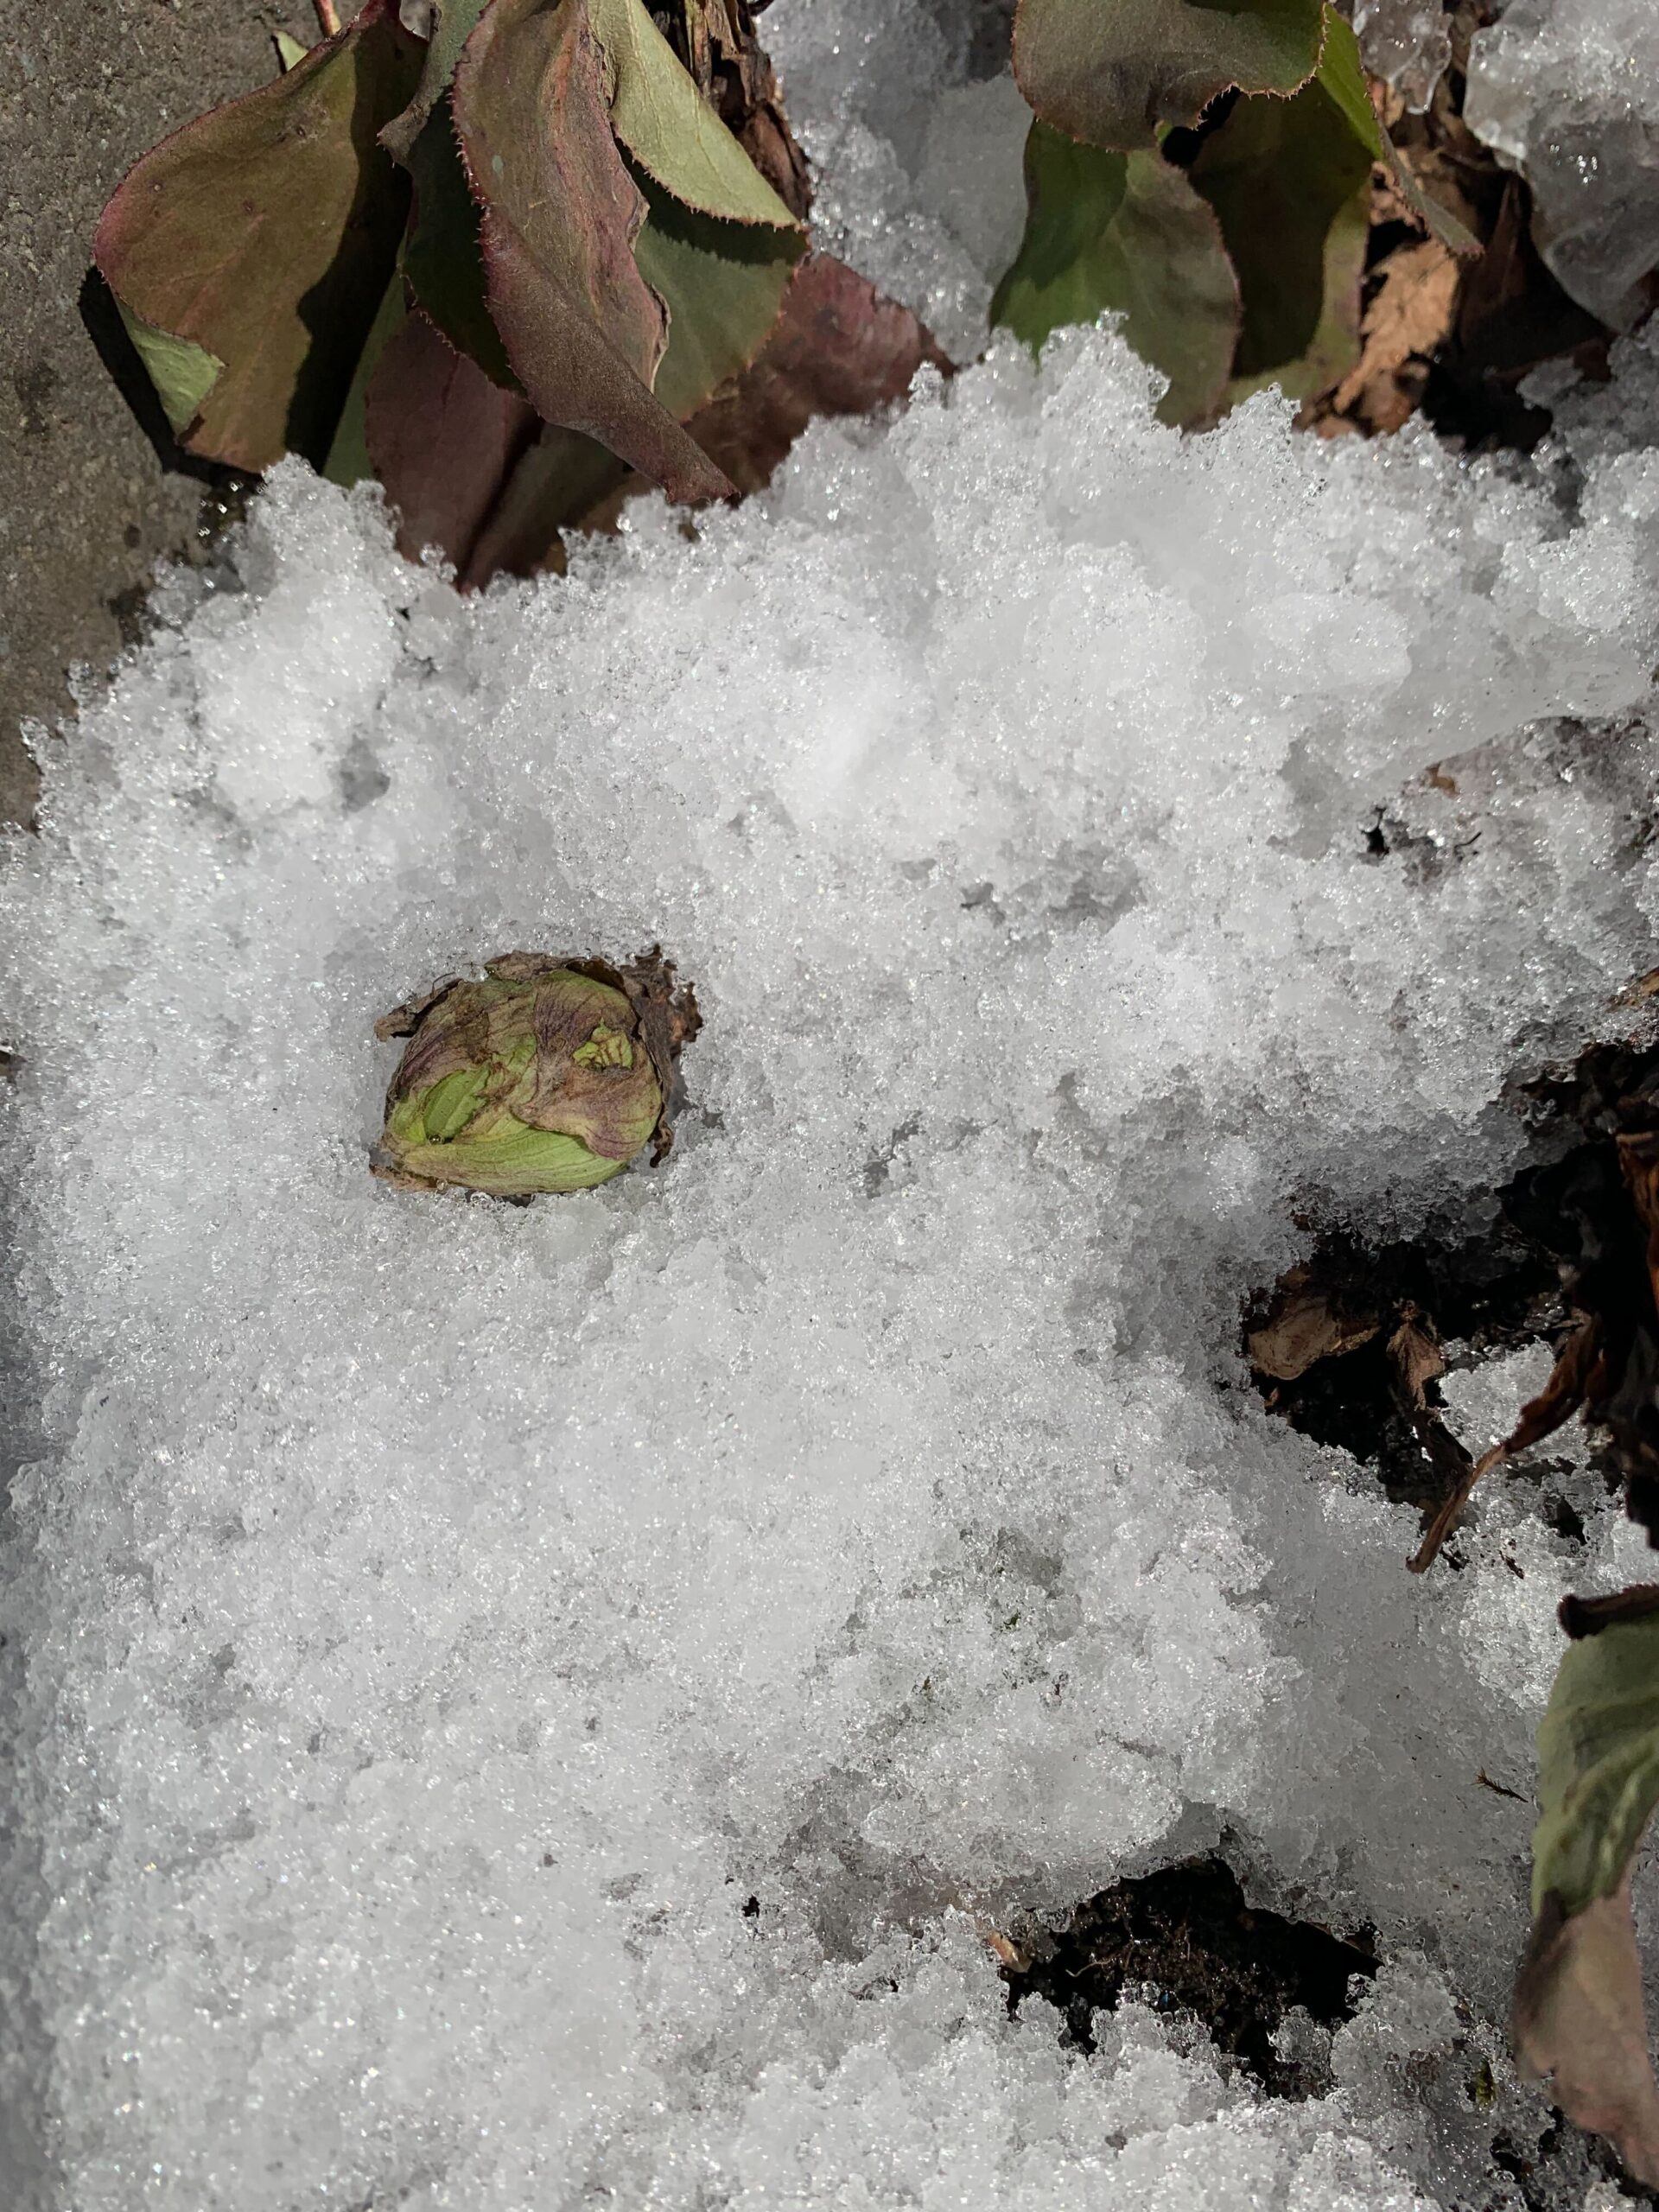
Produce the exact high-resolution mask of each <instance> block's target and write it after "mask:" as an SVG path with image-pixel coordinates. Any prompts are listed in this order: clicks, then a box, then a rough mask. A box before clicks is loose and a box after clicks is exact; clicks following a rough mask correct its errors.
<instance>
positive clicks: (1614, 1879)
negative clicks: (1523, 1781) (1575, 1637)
mask: <svg viewBox="0 0 1659 2212" xmlns="http://www.w3.org/2000/svg"><path fill="white" fill-rule="evenodd" d="M1538 1767H1539V1774H1538V1781H1539V1795H1540V1798H1541V1803H1542V1812H1541V1816H1540V1819H1539V1821H1538V1825H1537V1827H1536V1828H1535V1830H1534V1831H1533V1838H1532V1906H1533V1915H1534V1918H1533V1928H1532V1935H1531V1938H1530V1940H1529V1943H1528V1946H1527V1955H1526V1957H1525V1959H1524V1960H1523V1961H1522V1967H1521V1973H1520V1976H1519V1978H1518V1980H1517V1981H1516V1993H1515V2039H1516V2053H1517V2056H1519V2058H1520V2060H1521V2064H1522V2070H1523V2071H1524V2072H1525V2073H1527V2074H1529V2075H1552V2076H1553V2077H1554V2082H1553V2092H1552V2094H1553V2095H1554V2100H1555V2101H1556V2102H1557V2103H1558V2104H1559V2105H1560V2107H1561V2109H1562V2110H1563V2111H1564V2112H1565V2113H1567V2116H1568V2117H1569V2119H1572V2120H1576V2121H1577V2122H1578V2123H1579V2125H1580V2126H1582V2127H1589V2128H1593V2129H1594V2130H1595V2131H1596V2132H1597V2133H1599V2134H1602V2135H1605V2136H1608V2137H1609V2138H1611V2140H1612V2141H1613V2142H1614V2143H1615V2144H1617V2145H1618V2150H1619V2152H1620V2155H1621V2156H1622V2157H1623V2158H1624V2161H1625V2163H1626V2164H1627V2165H1628V2166H1629V2167H1630V2171H1631V2172H1632V2173H1634V2174H1635V2175H1636V2176H1637V2177H1638V2179H1640V2180H1642V2181H1644V2182H1647V2183H1655V2182H1659V2090H1656V2088H1655V2086H1654V2077H1653V2069H1652V2066H1651V2064H1650V2063H1649V2057H1648V2038H1647V2030H1646V2026H1645V2024H1644V2022H1643V2007H1642V1969H1641V1964H1640V1961H1639V1958H1638V1955H1637V1943H1636V1929H1635V1926H1634V1924H1633V1923H1632V1920H1631V1917H1630V1869H1631V1866H1632V1863H1633V1861H1634V1859H1635V1856H1636V1853H1637V1847H1638V1846H1639V1845H1640V1843H1641V1840H1642V1834H1643V1830H1644V1828H1645V1827H1647V1824H1648V1821H1649V1818H1650V1817H1651V1815H1652V1813H1653V1809H1654V1807H1655V1805H1656V1803H1659V1618H1655V1617H1653V1616H1651V1615H1649V1616H1647V1617H1645V1618H1634V1619H1625V1620H1613V1621H1611V1623H1609V1624H1605V1625H1602V1626H1600V1628H1599V1633H1597V1634H1593V1635H1591V1636H1588V1637H1585V1638H1583V1639H1582V1640H1581V1641H1580V1642H1578V1643H1573V1644H1572V1645H1570V1646H1569V1647H1568V1649H1567V1651H1566V1653H1565V1654H1564V1655H1563V1656H1562V1659H1561V1663H1560V1669H1559V1670H1558V1671H1557V1674H1556V1676H1555V1682H1554V1688H1553V1689H1552V1690H1551V1691H1550V1694H1549V1707H1548V1711H1547V1712H1546V1713H1545V1715H1544V1718H1543V1720H1542V1722H1541V1725H1540V1726H1539V1730H1538Z"/></svg>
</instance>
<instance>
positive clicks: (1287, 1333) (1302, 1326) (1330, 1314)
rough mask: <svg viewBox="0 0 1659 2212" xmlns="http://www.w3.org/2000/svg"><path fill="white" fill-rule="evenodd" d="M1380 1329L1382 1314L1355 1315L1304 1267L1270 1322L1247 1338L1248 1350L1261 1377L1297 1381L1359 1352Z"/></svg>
mask: <svg viewBox="0 0 1659 2212" xmlns="http://www.w3.org/2000/svg"><path fill="white" fill-rule="evenodd" d="M1382 1325H1383V1323H1382V1319H1381V1317H1380V1315H1378V1314H1376V1313H1368V1312H1364V1311H1363V1310H1355V1309H1354V1308H1353V1307H1352V1306H1350V1305H1348V1304H1347V1303H1346V1302H1345V1301H1343V1300H1339V1299H1338V1297H1337V1295H1336V1294H1335V1293H1334V1292H1332V1290H1330V1289H1329V1288H1327V1287H1325V1286H1323V1285H1321V1284H1319V1283H1318V1282H1315V1281H1313V1277H1312V1275H1311V1274H1310V1271H1309V1270H1308V1269H1307V1268H1305V1267H1303V1268H1292V1270H1291V1272H1290V1273H1289V1274H1287V1276H1286V1277H1285V1279H1284V1281H1283V1283H1282V1284H1281V1287H1280V1289H1279V1292H1278V1294H1277V1295H1276V1296H1275V1298H1274V1301H1273V1305H1272V1306H1271V1307H1270V1308H1269V1310H1268V1318H1267V1319H1266V1320H1265V1321H1263V1322H1262V1325H1261V1327H1260V1328H1257V1329H1252V1330H1251V1331H1250V1332H1249V1335H1248V1336H1247V1337H1246V1338H1245V1339H1244V1348H1245V1351H1246V1352H1247V1353H1248V1355H1249V1362H1250V1364H1251V1366H1252V1367H1254V1368H1255V1370H1257V1372H1258V1373H1259V1374H1262V1375H1270V1376H1272V1377H1273V1378H1274V1381H1275V1382H1278V1383H1294V1382H1295V1381H1296V1380H1297V1379H1298V1378H1299V1376H1303V1375H1306V1373H1307V1370H1309V1368H1311V1367H1313V1366H1315V1365H1316V1364H1317V1363H1319V1361H1320V1360H1322V1359H1333V1358H1337V1357H1340V1355H1341V1354H1342V1353H1344V1352H1348V1351H1358V1349H1359V1347H1360V1346H1361V1344H1369V1343H1370V1340H1371V1338H1373V1337H1374V1336H1376V1332H1377V1331H1378V1330H1379V1329H1380V1328H1381V1327H1382Z"/></svg>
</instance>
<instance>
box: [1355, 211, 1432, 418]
mask: <svg viewBox="0 0 1659 2212" xmlns="http://www.w3.org/2000/svg"><path fill="white" fill-rule="evenodd" d="M1462 283H1463V272H1462V270H1461V269H1460V268H1459V265H1458V263H1457V262H1456V260H1455V259H1454V258H1453V257H1452V255H1451V254H1450V253H1449V252H1448V251H1446V247H1445V246H1443V245H1441V244H1440V241H1439V239H1438V238H1419V239H1414V240H1413V241H1411V242H1410V243H1409V244H1408V245H1402V246H1400V247H1398V248H1397V249H1396V250H1395V251H1394V252H1393V253H1391V254H1390V255H1389V257H1388V259H1387V260H1386V261H1384V262H1383V264H1382V268H1381V271H1380V275H1379V279H1378V283H1377V287H1376V291H1375V293H1374V294H1373V295H1372V296H1371V299H1370V302H1369V303H1368V304H1367V306H1366V308H1365V311H1364V314H1363V316H1362V318H1361V321H1360V351H1359V359H1358V360H1357V362H1356V363H1355V364H1354V366H1353V367H1352V369H1351V371H1350V372H1349V373H1348V375H1347V376H1346V377H1344V378H1343V380H1342V382H1341V384H1339V385H1338V387H1337V389H1336V391H1335V392H1334V393H1333V394H1332V401H1331V406H1332V412H1333V413H1335V414H1338V415H1351V416H1354V417H1355V419H1356V420H1357V421H1358V422H1361V423H1363V424H1364V426H1365V428H1366V429H1368V430H1379V431H1381V430H1396V429H1399V427H1400V425H1401V424H1402V423H1403V422H1405V421H1406V419H1407V418H1408V416H1410V415H1411V414H1412V413H1413V412H1414V410H1415V408H1416V406H1417V404H1418V400H1419V398H1420V397H1421V376H1420V375H1417V374H1408V375H1406V376H1404V377H1402V371H1408V370H1409V369H1410V368H1411V366H1412V365H1414V364H1422V365H1426V364H1427V361H1428V360H1429V359H1430V357H1431V356H1432V355H1433V353H1436V352H1437V351H1438V349H1439V348H1440V346H1442V345H1443V344H1444V343H1445V341H1446V339H1447V337H1448V336H1449V335H1450V334H1451V330H1452V323H1453V321H1454V320H1455V317H1456V315H1457V308H1458V295H1459V289H1460V287H1461V285H1462Z"/></svg>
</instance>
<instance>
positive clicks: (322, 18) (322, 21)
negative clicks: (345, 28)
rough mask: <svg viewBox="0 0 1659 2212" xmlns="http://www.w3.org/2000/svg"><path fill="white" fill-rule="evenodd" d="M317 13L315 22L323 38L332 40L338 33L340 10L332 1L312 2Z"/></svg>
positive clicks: (318, 0)
mask: <svg viewBox="0 0 1659 2212" xmlns="http://www.w3.org/2000/svg"><path fill="white" fill-rule="evenodd" d="M313 4H314V6H315V9H316V11H317V22H318V26H319V28H320V29H321V32H322V35H323V36H324V38H334V37H336V36H337V35H339V31H340V10H339V9H338V8H336V7H335V5H334V0H313Z"/></svg>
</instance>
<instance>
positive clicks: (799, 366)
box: [689, 253, 950, 492]
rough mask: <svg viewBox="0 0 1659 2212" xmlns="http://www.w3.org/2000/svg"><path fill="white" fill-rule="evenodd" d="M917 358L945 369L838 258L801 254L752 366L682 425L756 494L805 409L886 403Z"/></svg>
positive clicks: (923, 340)
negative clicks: (781, 304) (687, 425)
mask: <svg viewBox="0 0 1659 2212" xmlns="http://www.w3.org/2000/svg"><path fill="white" fill-rule="evenodd" d="M924 362H928V363H931V365H932V366H933V367H934V368H937V369H941V370H944V371H946V372H948V371H949V370H950V361H949V359H947V358H946V356H945V355H944V353H941V352H940V351H939V348H938V346H937V345H936V344H935V343H934V341H933V339H932V338H931V335H930V334H929V333H928V331H927V330H926V328H925V326H924V325H923V324H921V323H919V322H918V321H917V319H916V317H915V316H914V315H912V313H911V311H910V309H909V308H903V307H900V306H899V304H898V302H896V301H893V300H888V299H884V298H883V297H882V296H881V295H880V293H879V292H878V291H877V290H876V289H875V287H874V285H873V284H871V283H869V282H868V279H867V278H865V277H861V276H859V275H858V273H857V272H856V270H851V269H849V267H848V266H847V264H846V263H845V262H844V261H837V260H836V259H835V258H834V257H833V256H831V255H829V254H827V253H815V254H811V255H810V256H809V257H808V258H807V259H806V260H805V261H804V262H802V264H800V266H799V268H798V269H797V270H796V271H795V273H794V276H793V277H792V278H791V283H790V286H789V289H788V291H787V292H786V293H785V296H784V304H783V311H782V313H781V314H780V315H779V318H778V321H777V324H776V327H774V329H773V330H772V335H771V336H770V337H769V338H768V340H766V345H765V346H764V347H763V348H762V349H761V352H760V355H759V356H758V357H757V359H755V361H754V363H753V365H752V366H751V367H750V368H749V369H747V371H746V372H745V373H744V374H743V375H742V376H741V377H740V378H738V379H737V380H736V382H735V383H734V385H731V386H730V387H729V388H728V390H726V391H722V392H721V393H720V394H719V396H718V397H716V398H715V399H714V400H713V401H712V402H711V403H710V404H709V406H707V407H705V408H704V409H703V410H702V412H701V413H700V414H697V415H695V416H692V418H691V422H690V426H689V427H690V430H691V433H692V435H693V436H695V437H696V441H697V442H698V444H699V445H701V446H702V448H704V450H705V451H706V452H708V453H709V454H712V455H713V456H714V458H715V461H718V462H719V464H720V466H721V467H722V468H723V469H724V470H725V472H726V474H728V476H729V477H730V478H731V480H732V481H733V483H734V484H735V485H736V486H737V488H738V490H739V491H740V492H758V491H759V490H760V488H761V486H763V485H765V484H767V483H769V482H770V481H771V479H772V472H773V470H774V469H776V467H778V465H779V462H780V461H782V460H783V458H784V456H785V454H786V453H787V452H788V451H789V449H790V448H791V446H792V445H793V444H794V442H795V441H796V439H797V438H798V437H799V435H800V434H801V432H802V431H803V430H804V429H805V428H806V426H807V424H808V423H810V421H811V420H812V418H813V417H814V416H818V415H871V414H874V413H875V412H876V410H878V409H880V408H883V407H889V406H892V405H893V404H895V403H896V402H897V401H899V400H900V399H902V398H903V397H904V396H905V394H906V392H907V391H909V390H910V387H911V384H912V381H913V379H914V378H915V375H916V372H917V370H918V368H920V367H921V365H922V364H923V363H924Z"/></svg>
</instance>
